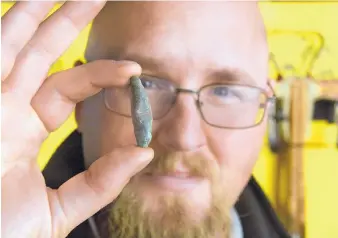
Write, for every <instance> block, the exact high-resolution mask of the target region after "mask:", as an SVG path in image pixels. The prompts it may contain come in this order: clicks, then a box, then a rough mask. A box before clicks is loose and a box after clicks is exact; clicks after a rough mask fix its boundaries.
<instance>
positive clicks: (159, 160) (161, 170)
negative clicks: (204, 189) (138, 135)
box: [141, 152, 216, 178]
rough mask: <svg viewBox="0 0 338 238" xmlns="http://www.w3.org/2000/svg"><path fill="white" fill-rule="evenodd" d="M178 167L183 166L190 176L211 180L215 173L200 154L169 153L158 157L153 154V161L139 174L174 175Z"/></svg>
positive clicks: (209, 162) (211, 165)
mask: <svg viewBox="0 0 338 238" xmlns="http://www.w3.org/2000/svg"><path fill="white" fill-rule="evenodd" d="M179 165H183V166H184V169H185V170H187V172H188V173H189V175H190V176H196V177H204V178H212V177H213V176H215V173H216V171H215V167H214V166H213V163H212V162H211V160H210V159H207V158H206V157H205V156H203V155H201V154H196V155H186V154H184V153H181V152H169V153H165V154H163V153H162V154H160V155H159V154H156V152H155V156H154V159H153V160H152V161H151V162H150V164H149V165H148V166H147V167H146V168H144V169H143V171H142V172H141V173H151V174H169V173H175V172H177V168H178V166H179Z"/></svg>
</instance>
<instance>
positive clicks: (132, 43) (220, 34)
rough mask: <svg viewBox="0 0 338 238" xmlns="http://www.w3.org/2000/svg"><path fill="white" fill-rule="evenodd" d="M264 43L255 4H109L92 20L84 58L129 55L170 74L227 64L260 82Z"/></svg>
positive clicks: (203, 70)
mask: <svg viewBox="0 0 338 238" xmlns="http://www.w3.org/2000/svg"><path fill="white" fill-rule="evenodd" d="M265 43H266V42H265V34H264V27H263V25H262V23H261V19H260V16H259V12H258V9H257V6H256V4H255V3H248V2H244V3H243V2H129V3H128V2H123V3H108V4H107V6H106V7H105V8H104V10H103V11H102V12H101V13H100V14H99V16H98V17H97V18H96V19H95V21H94V23H93V27H92V31H91V34H90V38H89V42H88V47H87V53H86V57H87V58H89V60H94V59H98V58H108V59H110V58H111V59H116V60H118V59H129V60H134V61H136V62H138V63H140V64H141V66H142V68H143V69H145V70H150V71H156V72H159V71H164V72H166V71H168V70H170V71H171V72H174V73H175V74H177V75H175V77H178V75H180V76H182V77H188V74H189V75H191V74H193V73H192V72H194V74H198V75H200V74H205V73H208V71H212V70H224V69H226V70H230V71H232V70H233V71H239V73H246V74H248V75H250V76H251V78H253V79H254V81H259V80H262V81H264V80H265V78H266V75H265V73H266V69H267V50H266V45H265ZM173 69H175V70H173ZM164 72H162V73H164ZM263 78H264V79H263Z"/></svg>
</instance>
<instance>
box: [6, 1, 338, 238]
mask: <svg viewBox="0 0 338 238" xmlns="http://www.w3.org/2000/svg"><path fill="white" fill-rule="evenodd" d="M12 5H13V2H11V3H8V2H2V3H1V14H2V15H3V14H4V13H5V12H6V11H7V10H8V9H9V8H10V7H11V6H12ZM260 7H261V10H262V13H263V16H264V19H265V24H266V26H267V29H268V41H269V47H270V52H271V53H270V72H269V74H270V77H271V78H272V79H274V80H276V81H277V87H276V95H277V96H279V97H280V98H282V99H284V104H283V105H282V106H279V107H276V108H275V109H273V110H272V111H271V112H270V120H269V130H268V132H267V135H266V140H265V146H264V148H263V149H262V151H261V155H260V158H259V161H258V162H257V165H256V167H255V170H254V176H255V177H256V178H257V180H258V182H259V183H260V185H261V186H262V187H263V189H264V191H265V193H266V194H267V196H268V197H269V199H270V201H271V203H272V205H273V206H274V208H275V209H276V211H277V213H278V215H279V217H280V218H281V220H282V221H283V223H284V224H285V226H287V227H288V229H289V230H292V229H296V228H293V227H292V221H295V220H293V218H292V214H293V215H295V214H296V215H297V214H298V215H299V214H300V213H301V214H300V216H299V217H296V218H295V219H296V220H298V221H299V220H300V223H303V224H304V226H303V227H305V237H306V238H338V221H337V218H336V215H337V214H338V202H337V201H338V129H337V127H338V122H337V114H338V107H337V100H338V87H337V84H338V26H337V25H338V2H337V1H336V2H334V1H331V2H328V1H322V2H321V1H318V2H302V1H297V2H282V1H265V2H260ZM57 8H58V6H56V7H55V9H54V10H56V9H57ZM89 29H90V25H89V26H88V27H87V28H86V29H85V30H84V31H83V32H82V33H81V34H80V35H79V37H78V38H77V40H76V41H75V42H74V43H73V45H72V46H71V47H70V48H69V49H68V50H67V52H66V53H65V54H64V55H63V56H62V57H61V58H60V59H59V60H58V61H57V62H56V63H55V64H54V65H53V67H52V68H51V71H50V73H54V72H57V71H59V70H64V69H68V68H71V67H73V65H74V63H75V61H76V60H78V59H83V53H84V48H85V46H86V43H87V35H88V33H89ZM295 82H296V83H298V82H302V83H301V84H299V83H298V86H299V85H303V86H299V87H298V91H297V90H293V91H292V90H289V91H288V90H287V89H288V88H289V89H290V88H292V87H291V85H294V84H293V83H295ZM309 82H311V83H309ZM310 84H311V85H314V84H315V85H317V87H322V88H323V87H324V86H325V85H327V86H325V88H326V90H327V89H329V90H331V91H330V92H329V93H326V94H325V95H324V96H323V95H322V97H320V98H316V99H314V98H312V99H311V95H312V94H311V93H309V92H308V91H307V90H305V89H308V88H309V87H308V86H307V85H310ZM304 85H305V86H304ZM318 85H319V86H318ZM304 88H305V89H304ZM287 91H288V92H289V93H286V92H287ZM305 91H306V92H307V94H306V95H307V96H304V95H305V94H304V92H305ZM302 92H303V93H302ZM297 93H298V94H297ZM299 94H302V95H303V96H302V97H300V96H299ZM296 97H297V98H298V100H297V102H298V104H294V101H295V98H296ZM302 102H303V103H304V104H303V105H299V104H301V103H302ZM287 105H291V109H290V110H289V111H293V113H294V114H293V116H291V115H286V114H287V113H288V112H287V110H285V108H287ZM297 107H298V108H297ZM292 108H293V109H292ZM302 108H303V109H302ZM300 109H302V110H300ZM295 110H296V111H295ZM283 111H284V114H283V113H282V114H283V116H284V117H285V116H286V117H287V116H289V119H290V120H289V123H287V122H286V121H285V120H279V119H280V118H281V116H278V115H279V114H280V112H283ZM300 111H301V112H300ZM296 114H297V115H296ZM306 115H307V116H306ZM291 118H293V119H292V120H294V121H292V120H291ZM296 118H298V119H296ZM310 119H311V121H310ZM297 123H298V124H297ZM304 123H307V126H306V127H305V129H304V128H303V126H302V124H304ZM290 125H291V129H288V128H290V127H289V126H290ZM292 125H294V126H293V127H292ZM295 125H296V126H295ZM298 127H299V128H300V127H302V128H303V129H304V130H300V129H299V128H298ZM75 128H76V123H75V120H74V116H71V117H70V118H69V120H68V121H67V122H66V123H65V124H64V125H63V126H62V127H61V128H60V129H59V130H57V131H55V132H54V133H52V134H51V135H50V136H49V138H48V139H47V140H46V141H45V142H44V145H43V147H42V149H41V151H40V154H39V158H38V162H39V164H40V166H41V169H42V168H43V167H44V166H45V165H46V163H47V162H48V160H49V158H50V156H51V155H52V154H53V152H54V150H55V149H56V147H58V145H59V144H60V143H61V142H62V141H63V140H64V139H65V138H66V137H67V136H68V135H69V134H70V133H71V132H72V131H73V130H74V129H75ZM302 133H303V134H304V133H305V134H306V135H307V136H306V137H303V135H300V134H302ZM283 134H284V136H282V135H283ZM297 136H298V139H297ZM295 138H296V139H295ZM295 143H296V145H295ZM299 185H301V186H300V187H296V186H299ZM292 188H293V189H292ZM295 191H300V192H299V193H297V192H295ZM297 201H298V203H297ZM292 204H294V206H292ZM297 207H300V208H299V210H297V209H296V208H297ZM302 208H304V209H302ZM303 214H304V215H303ZM296 215H295V216H296Z"/></svg>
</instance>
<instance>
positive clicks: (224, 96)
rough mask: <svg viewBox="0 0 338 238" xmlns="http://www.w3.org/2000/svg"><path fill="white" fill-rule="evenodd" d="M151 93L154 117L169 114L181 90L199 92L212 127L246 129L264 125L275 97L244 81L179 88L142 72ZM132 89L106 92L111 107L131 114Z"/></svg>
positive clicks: (198, 99) (201, 107) (204, 114)
mask: <svg viewBox="0 0 338 238" xmlns="http://www.w3.org/2000/svg"><path fill="white" fill-rule="evenodd" d="M140 79H141V82H142V84H143V86H144V88H145V90H146V92H147V95H148V98H149V103H150V105H151V110H152V114H153V119H154V120H159V119H161V118H163V117H164V116H165V115H167V114H168V112H169V111H170V109H171V108H172V106H173V105H174V104H175V102H176V99H177V95H178V94H179V93H191V94H194V95H195V98H196V99H195V100H196V106H197V108H198V110H199V112H200V115H201V117H202V119H203V120H204V121H205V122H206V123H208V124H209V125H211V126H214V127H218V128H229V129H244V128H249V127H253V126H256V125H258V124H260V123H261V122H262V120H263V118H264V115H265V112H266V108H267V103H268V102H269V101H271V100H274V97H269V96H268V93H267V92H266V91H265V90H264V89H261V88H258V87H255V86H247V85H240V84H210V85H206V86H203V87H202V88H200V89H199V90H198V91H194V90H190V89H183V88H178V87H176V86H175V85H174V84H173V83H171V82H170V81H168V80H163V79H159V78H156V77H153V76H148V75H141V76H140ZM130 93H131V91H130V88H129V87H125V88H120V87H119V88H117V87H114V88H108V89H105V90H104V92H103V96H104V103H105V105H106V107H107V109H109V110H111V111H113V112H115V113H117V114H119V115H122V116H125V117H131V100H130V98H131V97H130Z"/></svg>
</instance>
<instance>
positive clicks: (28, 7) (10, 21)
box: [1, 1, 55, 81]
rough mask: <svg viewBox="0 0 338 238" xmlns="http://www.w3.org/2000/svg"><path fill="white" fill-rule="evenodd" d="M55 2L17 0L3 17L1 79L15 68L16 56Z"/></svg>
mask: <svg viewBox="0 0 338 238" xmlns="http://www.w3.org/2000/svg"><path fill="white" fill-rule="evenodd" d="M54 4H55V3H54V2H50V1H48V2H17V3H16V4H15V5H14V6H13V7H12V8H11V9H10V10H9V11H8V12H7V13H6V14H5V15H4V16H3V17H2V18H1V21H2V22H1V44H2V45H1V58H2V59H3V61H2V63H1V81H3V80H4V79H5V78H6V77H7V76H8V74H9V73H10V71H11V69H12V68H13V65H14V62H15V59H16V56H17V55H18V54H19V52H20V51H21V50H22V48H23V47H24V46H25V45H26V44H27V42H28V41H29V40H30V39H31V38H32V36H33V34H34V33H35V31H36V29H37V28H38V27H39V24H40V23H41V22H42V21H43V19H44V18H45V17H46V16H47V14H48V13H49V11H50V10H51V9H52V7H53V6H54Z"/></svg>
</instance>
